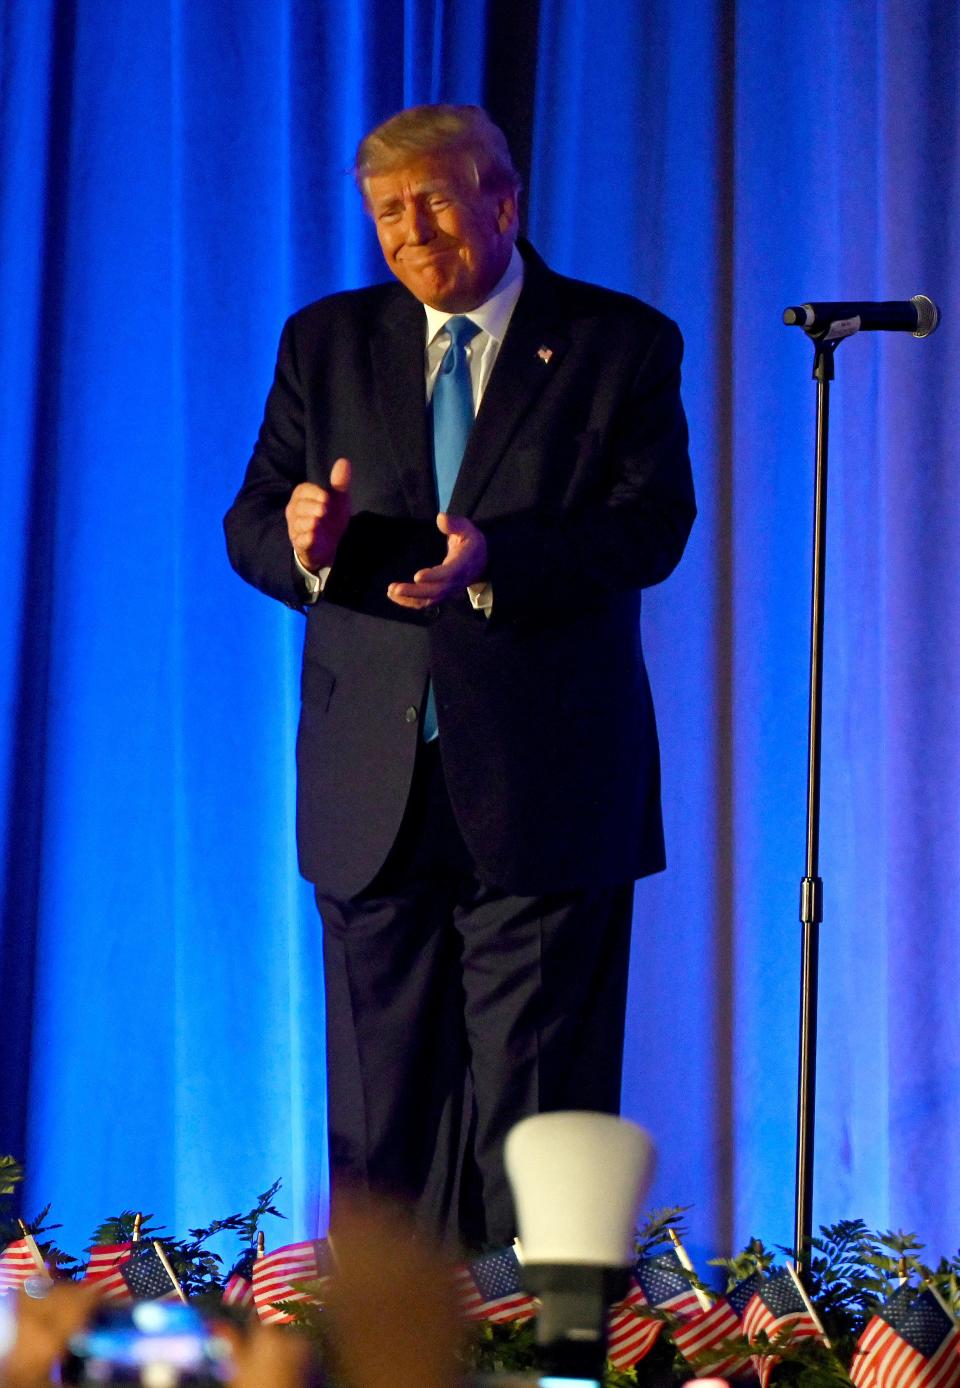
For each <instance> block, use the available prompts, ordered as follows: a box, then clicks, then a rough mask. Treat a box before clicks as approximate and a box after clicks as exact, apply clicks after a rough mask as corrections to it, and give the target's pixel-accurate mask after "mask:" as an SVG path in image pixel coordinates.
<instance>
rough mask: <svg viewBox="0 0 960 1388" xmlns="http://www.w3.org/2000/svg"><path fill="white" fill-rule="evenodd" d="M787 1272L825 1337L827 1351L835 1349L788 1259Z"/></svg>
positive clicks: (815, 1323)
mask: <svg viewBox="0 0 960 1388" xmlns="http://www.w3.org/2000/svg"><path fill="white" fill-rule="evenodd" d="M787 1272H789V1274H790V1276H791V1277H792V1278H793V1285H794V1286H795V1287H796V1289H797V1291H798V1292H799V1293H800V1298H801V1300H802V1301H803V1304H804V1306H805V1307H806V1308H807V1313H808V1314H809V1316H810V1319H811V1320H812V1321H813V1323H814V1325H815V1326H816V1327H817V1329H818V1330H819V1332H820V1334H821V1335H822V1336H823V1343H824V1344H825V1345H826V1347H827V1349H833V1345H831V1343H830V1339H829V1336H828V1335H827V1332H826V1331H825V1330H824V1328H823V1323H822V1322H821V1320H820V1317H819V1316H818V1315H817V1313H816V1311H815V1310H814V1309H813V1302H812V1301H811V1300H810V1298H809V1297H808V1296H807V1292H806V1288H805V1287H804V1285H803V1283H802V1282H801V1281H800V1278H799V1276H798V1274H797V1269H796V1268H795V1267H794V1266H793V1263H791V1261H790V1259H789V1258H788V1259H787Z"/></svg>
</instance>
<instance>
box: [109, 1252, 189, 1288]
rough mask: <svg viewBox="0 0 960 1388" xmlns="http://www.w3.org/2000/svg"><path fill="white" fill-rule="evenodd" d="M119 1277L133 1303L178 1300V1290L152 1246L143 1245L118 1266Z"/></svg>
mask: <svg viewBox="0 0 960 1388" xmlns="http://www.w3.org/2000/svg"><path fill="white" fill-rule="evenodd" d="M120 1276H121V1277H122V1278H123V1280H124V1282H126V1284H127V1288H128V1290H129V1292H130V1296H131V1298H132V1299H133V1300H134V1301H171V1300H179V1298H180V1290H179V1288H178V1286H177V1284H176V1282H174V1280H173V1278H172V1277H171V1276H170V1273H169V1272H168V1271H167V1269H166V1268H165V1267H164V1264H163V1259H162V1258H161V1257H160V1254H159V1253H158V1252H157V1250H156V1249H155V1248H154V1247H153V1244H149V1243H148V1244H143V1245H141V1246H140V1247H138V1248H137V1250H136V1251H135V1252H134V1253H131V1255H130V1257H129V1258H127V1259H126V1260H125V1261H124V1262H122V1263H121V1264H120Z"/></svg>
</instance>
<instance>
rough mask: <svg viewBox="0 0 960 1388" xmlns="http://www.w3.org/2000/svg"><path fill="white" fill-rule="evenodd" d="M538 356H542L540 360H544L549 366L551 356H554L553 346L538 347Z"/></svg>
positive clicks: (545, 364)
mask: <svg viewBox="0 0 960 1388" xmlns="http://www.w3.org/2000/svg"><path fill="white" fill-rule="evenodd" d="M537 356H538V357H539V358H540V360H541V361H542V362H543V364H544V366H548V365H549V363H550V358H551V357H552V356H553V348H552V347H538V348H537Z"/></svg>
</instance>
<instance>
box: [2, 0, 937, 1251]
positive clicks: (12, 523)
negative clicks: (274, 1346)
mask: <svg viewBox="0 0 960 1388" xmlns="http://www.w3.org/2000/svg"><path fill="white" fill-rule="evenodd" d="M537 14H538V25H539V28H538V39H537V43H536V45H535V48H534V51H533V53H532V56H531V60H530V71H529V74H528V78H529V80H528V82H527V83H526V85H522V84H521V85H518V87H517V90H516V91H513V92H512V93H511V94H510V97H511V101H512V103H513V104H512V106H511V108H510V110H509V111H507V112H506V113H501V112H499V111H497V110H495V111H494V114H495V115H498V116H500V117H501V119H503V121H504V123H505V124H506V125H507V128H508V133H509V134H510V135H511V138H515V142H520V143H522V142H523V139H525V138H527V137H529V149H530V168H529V170H527V171H525V173H526V174H527V175H528V176H527V177H526V178H525V181H526V183H527V186H528V190H529V198H528V206H527V217H528V223H529V228H530V235H531V239H532V240H533V241H534V243H535V244H536V245H537V247H538V249H539V250H540V251H541V252H542V253H543V254H544V256H545V257H546V258H547V260H548V261H549V262H550V263H552V264H553V265H554V267H555V268H557V269H558V270H561V271H563V272H564V273H569V274H575V275H578V276H581V277H583V278H588V279H595V280H598V281H600V282H603V283H606V284H609V285H611V286H613V287H615V288H619V289H623V290H626V291H628V292H631V293H635V294H638V295H640V296H641V297H643V298H646V299H649V300H650V301H652V302H653V303H655V304H657V305H658V306H660V307H662V308H663V309H664V310H665V311H666V312H668V313H670V314H671V315H672V316H673V317H675V318H676V319H677V321H678V322H679V323H680V325H681V327H682V328H683V331H684V335H685V338H686V343H687V356H686V362H685V382H686V385H685V398H686V402H687V407H688V412H689V415H690V421H691V432H692V450H693V457H694V465H695V472H696V477H697V484H698V495H699V502H700V518H699V520H698V523H697V526H696V528H695V530H694V535H693V538H692V540H691V544H690V548H689V551H688V554H687V556H686V557H685V559H684V562H683V564H682V565H681V567H680V569H679V570H678V572H677V574H676V575H675V576H674V577H673V578H672V579H671V580H670V581H669V582H668V584H667V585H665V586H664V588H663V589H662V590H658V591H654V592H652V593H650V594H649V595H648V597H647V600H646V604H645V618H644V621H645V640H646V644H647V649H648V653H649V663H650V666H651V674H652V679H653V683H654V688H655V692H656V694H657V696H658V709H659V715H660V724H661V734H662V742H663V760H664V776H665V811H666V819H667V832H668V855H669V858H670V868H669V871H668V873H667V874H666V875H665V876H664V877H662V878H660V879H656V880H651V881H648V882H644V883H642V884H641V886H640V888H639V890H638V895H637V914H636V936H635V949H634V957H633V962H632V966H631V967H632V978H631V1005H630V1017H631V1021H630V1032H629V1036H628V1046H627V1063H626V1076H625V1090H624V1107H625V1112H626V1113H627V1114H629V1115H630V1116H632V1117H635V1118H637V1119H639V1120H640V1121H642V1122H643V1123H645V1124H646V1126H648V1127H649V1128H650V1129H651V1131H652V1132H653V1134H654V1135H655V1137H656V1139H657V1142H658V1145H659V1149H660V1174H659V1176H658V1181H657V1185H656V1187H655V1189H654V1191H653V1194H652V1196H651V1202H652V1203H655V1204H666V1203H675V1202H676V1203H693V1205H694V1209H693V1211H692V1213H691V1215H690V1225H691V1238H690V1241H689V1243H690V1248H691V1252H693V1253H694V1255H695V1256H696V1257H697V1258H698V1259H702V1258H703V1256H704V1255H705V1254H706V1253H708V1252H709V1253H715V1252H727V1251H729V1250H730V1248H731V1247H732V1246H733V1245H734V1244H737V1243H740V1242H742V1241H744V1240H745V1239H746V1238H747V1237H749V1235H750V1234H752V1233H757V1234H760V1235H762V1236H763V1238H764V1239H765V1240H767V1241H768V1242H772V1243H776V1242H780V1243H787V1242H789V1241H790V1240H791V1237H792V1202H793V1144H794V1126H795V1112H794V1104H795V1083H796V1011H797V988H798V983H797V976H798V965H799V927H798V925H797V915H798V905H797V899H798V890H799V881H800V877H801V875H802V872H803V821H804V803H803V795H804V774H805V737H806V660H807V651H806V647H807V630H808V604H809V597H808V583H809V546H810V512H811V505H812V497H811V491H812V451H813V406H814V395H813V385H812V383H811V381H810V379H809V373H810V365H811V357H812V353H811V350H810V347H809V345H808V343H807V342H806V341H805V339H804V338H803V337H802V335H800V334H797V333H796V332H793V331H788V330H787V329H785V328H784V327H783V326H782V325H781V323H780V313H781V310H782V309H783V307H784V306H785V305H786V304H788V303H796V302H803V301H804V300H807V299H811V298H816V299H828V298H833V297H837V298H877V299H879V298H909V297H910V296H911V295H912V294H914V293H916V292H918V291H922V292H926V293H928V294H930V295H931V296H932V297H933V298H934V299H936V300H938V301H940V302H941V303H942V304H943V306H944V308H945V321H944V325H943V327H942V329H941V330H940V331H939V332H938V333H937V335H936V336H935V337H934V338H932V339H931V340H930V341H929V342H922V343H917V342H913V341H911V340H910V339H909V337H906V336H902V335H897V336H893V335H890V336H887V335H881V334H878V335H874V336H866V335H865V336H864V337H863V338H855V339H854V340H852V341H851V342H849V343H845V344H843V345H842V346H841V348H840V349H839V351H838V355H837V383H836V386H835V387H834V394H833V411H834V413H833V420H832V438H831V480H830V538H829V586H828V598H827V638H828V647H827V665H826V714H825V729H824V731H825V749H824V755H825V761H824V772H825V778H824V802H823V805H824V819H823V853H822V870H823V876H824V879H825V882H826V912H825V915H826V919H825V924H824V930H823V943H822V989H821V1040H820V1074H819V1102H818V1124H819V1126H818V1139H817V1141H818V1146H817V1168H816V1177H817V1181H816V1195H815V1217H816V1219H817V1220H818V1222H819V1221H827V1220H831V1219H836V1218H840V1217H843V1216H850V1217H853V1216H858V1215H862V1216H863V1217H864V1218H865V1219H866V1220H867V1221H868V1222H871V1223H873V1224H875V1225H882V1226H900V1227H903V1228H915V1229H916V1230H917V1231H918V1232H919V1233H920V1234H921V1235H922V1236H923V1237H925V1238H926V1239H928V1240H929V1241H930V1243H931V1244H932V1245H933V1248H934V1251H943V1252H946V1251H948V1249H949V1248H952V1247H955V1246H956V1244H957V1242H960V1175H958V1174H957V1173H958V1172H960V1122H958V1119H957V1114H958V1112H960V1061H958V1060H957V1056H958V1055H960V1009H958V1008H957V1006H956V996H957V990H958V985H960V933H958V932H957V930H956V929H955V925H954V918H955V914H956V900H957V889H958V885H960V882H958V879H960V852H958V844H960V726H958V723H960V719H958V715H957V713H956V707H957V698H956V690H957V689H958V688H960V641H958V640H957V632H958V630H960V577H958V573H960V570H958V566H957V563H956V546H957V526H958V520H960V483H958V480H957V479H958V476H960V470H958V468H957V466H956V451H957V450H956V443H955V437H954V435H955V428H956V426H955V421H956V419H957V418H958V417H960V409H958V406H960V400H958V393H960V392H958V386H957V373H956V370H955V366H954V352H953V344H954V341H955V336H954V332H955V330H954V328H953V324H952V319H953V305H954V303H955V301H956V296H955V295H954V294H953V289H954V287H955V281H956V276H957V270H956V268H955V267H956V266H957V265H958V264H960V257H958V255H957V253H956V249H957V248H956V246H955V245H954V242H955V240H956V236H957V232H956V228H957V227H958V226H960V215H958V213H960V207H958V201H960V170H958V160H957V150H958V111H957V105H956V95H955V94H956V92H957V90H960V72H958V67H960V14H958V12H957V10H956V7H955V5H954V4H953V3H952V0H951V3H948V2H947V0H910V3H909V4H908V3H907V0H890V3H880V0H852V3H850V4H848V5H845V6H836V5H832V4H828V3H827V0H814V3H812V4H810V5H807V6H804V7H787V8H786V9H785V8H784V7H782V6H780V7H778V6H773V7H770V6H761V5H749V4H745V5H738V6H735V7H731V6H729V5H725V4H723V3H721V0H710V3H707V4H703V3H693V0H681V3H674V0H651V3H649V4H645V5H637V4H635V3H633V2H632V0H611V3H609V4H608V5H607V6H605V7H604V8H603V11H602V14H601V13H600V11H598V9H597V7H596V6H595V5H593V6H590V5H587V4H586V3H585V0H539V6H538V10H537ZM509 20H510V7H509V6H506V5H504V4H502V3H499V0H397V2H396V3H388V2H387V0H349V3H346V4H343V5H339V6H338V5H333V4H329V3H320V4H315V3H308V2H307V0H257V2H256V3H254V0H240V3H236V4H233V5H230V6H223V5H215V4H213V3H212V0H195V2H194V3H192V4H190V5H186V4H183V3H180V0H170V3H168V4H167V5H166V6H161V7H152V8H150V9H146V8H143V7H139V6H99V5H94V4H80V3H70V4H57V3H54V0H35V3H31V4H30V5H8V6H7V7H6V14H5V18H4V25H5V28H4V46H3V48H2V50H0V189H2V190H3V193H2V201H0V305H2V318H0V419H2V421H3V425H2V431H3V465H2V466H0V503H2V514H3V515H4V517H5V518H6V528H5V543H4V545H3V547H2V549H0V601H2V605H3V611H4V612H5V613H6V625H5V628H4V636H3V641H2V643H0V708H2V711H3V718H2V723H0V831H2V835H3V846H4V859H3V862H4V899H3V914H2V925H0V929H2V934H0V982H2V988H3V1007H4V1012H5V1019H6V1024H7V1029H6V1033H5V1044H4V1046H3V1047H0V1151H4V1150H7V1149H9V1150H12V1151H15V1152H16V1154H17V1155H20V1156H22V1157H23V1158H24V1159H25V1160H26V1162H27V1165H28V1171H29V1191H28V1199H27V1212H28V1213H33V1212H34V1210H35V1208H36V1207H38V1206H39V1205H40V1204H42V1203H45V1202H46V1201H47V1200H51V1201H52V1202H53V1207H54V1215H55V1217H57V1218H58V1219H60V1220H62V1221H63V1223H64V1226H65V1228H64V1231H63V1242H64V1244H65V1246H67V1247H70V1248H79V1247H80V1246H82V1244H83V1242H84V1241H85V1239H86V1238H87V1236H88V1235H89V1233H90V1232H91V1231H92V1229H93V1227H94V1226H95V1224H96V1223H97V1222H98V1221H99V1220H101V1219H103V1218H104V1217H106V1216H107V1215H108V1214H111V1213H115V1212H117V1211H118V1210H120V1209H121V1208H129V1207H131V1206H133V1205H136V1206H139V1207H141V1208H143V1209H144V1210H153V1211H154V1212H155V1214H156V1216H157V1218H158V1219H160V1220H162V1221H163V1222H165V1223H166V1224H167V1225H169V1226H170V1227H171V1228H172V1229H175V1230H177V1231H182V1230H183V1229H185V1228H186V1227H188V1226H191V1225H197V1224H200V1223H204V1222H206V1220H207V1219H208V1218H212V1217H215V1216H217V1215H221V1214H226V1213H230V1212H232V1211H233V1210H235V1209H239V1208H246V1207H247V1205H248V1204H249V1203H251V1202H252V1200H253V1198H254V1196H255V1195H256V1194H257V1193H258V1192H260V1191H262V1190H264V1189H265V1188H266V1187H267V1186H268V1185H269V1184H270V1183H271V1182H272V1181H273V1180H274V1178H275V1177H277V1176H281V1177H282V1178H283V1181H284V1189H283V1193H282V1195H281V1206H282V1208H283V1209H284V1211H285V1213H286V1214H287V1215H288V1216H289V1223H288V1224H287V1225H285V1226H283V1232H282V1233H280V1232H279V1230H278V1232H277V1233H276V1236H275V1237H276V1241H280V1240H281V1239H282V1240H283V1241H287V1240H288V1239H293V1238H300V1237H308V1236H310V1235H311V1234H312V1233H314V1232H315V1231H316V1230H317V1229H318V1228H322V1227H323V1224H324V1220H325V1210H326V1200H327V1190H326V1169H325V1155H324V1141H325V1137H324V1132H325V1130H324V1105H325V1094H324V1084H323V1049H324V1039H323V1037H324V1018H323V994H322V969H321V958H320V944H319V938H318V935H319V931H318V925H317V921H316V916H315V910H314V907H313V902H312V897H311V894H310V891H309V888H307V887H306V886H305V885H304V884H302V883H301V882H300V881H299V880H298V878H297V876H296V868H295V857H294V849H293V728H294V723H295V718H296V706H297V697H298V688H297V670H298V648H299V641H300V633H301V627H300V619H299V618H298V617H295V616H294V615H292V614H290V613H288V612H286V611H285V610H281V609H280V608H279V607H275V606H272V605H271V604H270V603H268V602H267V601H266V600H265V599H263V598H262V597H260V596H259V595H258V594H256V593H254V592H253V591H252V590H248V589H246V588H245V587H244V586H243V585H242V584H240V583H239V582H238V581H237V580H236V578H235V577H234V576H233V575H232V573H231V572H230V571H229V569H228V567H227V564H226V560H225V557H224V555H223V553H222V540H221V532H220V517H221V515H222V513H223V511H224V510H225V508H226V506H227V505H228V503H229V501H230V499H231V497H232V495H233V492H234V491H235V489H236V486H237V485H238V483H239V480H240V476H241V473H242V469H243V466H244V463H245V461H246V458H247V456H248V454H249V450H250V447H251V443H252V440H253V438H254V436H255V432H256V429H257V426H258V423H259V417H260V411H261V407H262V403H263V399H264V396H265V393H266V390H267V387H268V384H269V380H270V376H271V372H272V368H273V357H274V352H275V347H276V341H277V337H278V333H279V329H280V326H281V324H282V322H283V320H284V318H285V316H286V315H287V314H288V313H289V312H290V311H291V310H292V309H294V308H295V307H297V306H299V305H300V304H302V303H304V302H306V301H307V300H309V299H312V298H315V297H317V296H319V295H321V294H324V293H327V292H330V291H332V290H335V289H341V288H345V287H350V286H354V285H358V284H362V283H366V282H369V281H370V280H372V279H375V278H377V279H379V278H383V277H384V275H385V271H384V268H383V266H382V264H381V262H380V260H379V254H378V251H377V248H376V244H375V240H374V238H373V236H372V234H371V231H370V229H369V227H368V225H367V223H366V221H365V218H364V214H363V211H362V208H361V206H360V202H359V199H358V197H357V193H356V190H355V189H354V187H353V183H352V179H351V177H350V167H351V163H352V158H353V151H354V147H355V145H356V141H357V138H358V137H359V135H360V134H362V133H363V131H364V129H365V128H367V127H368V126H369V125H371V124H372V123H373V122H375V121H376V120H379V119H381V118H382V117H384V116H385V115H387V114H389V113H390V112H391V111H393V110H396V109H397V108H399V107H400V106H402V105H404V104H407V103H409V102H414V101H427V100H436V99H451V100H466V101H484V100H488V99H489V93H490V92H491V91H492V90H494V87H495V81H494V79H495V77H496V75H497V72H498V70H499V69H500V68H502V66H503V64H504V62H505V61H506V60H507V59H509V58H515V57H516V54H515V53H514V52H513V51H508V50H507V49H506V48H504V47H503V44H504V43H505V42H506V40H505V38H504V35H506V34H508V33H509ZM498 44H499V45H500V46H499V47H498ZM498 90H499V89H498ZM511 121H513V122H515V124H516V129H514V127H513V126H512V125H511Z"/></svg>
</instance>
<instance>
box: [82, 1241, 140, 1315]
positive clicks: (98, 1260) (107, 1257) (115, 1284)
mask: <svg viewBox="0 0 960 1388" xmlns="http://www.w3.org/2000/svg"><path fill="white" fill-rule="evenodd" d="M133 1248H134V1245H133V1244H132V1243H98V1244H95V1245H94V1247H93V1248H91V1250H90V1257H89V1259H88V1261H87V1266H86V1270H85V1272H84V1274H83V1280H84V1282H96V1284H97V1286H98V1287H99V1289H100V1292H101V1295H102V1296H103V1299H104V1301H112V1302H113V1303H114V1304H115V1305H120V1306H129V1305H130V1304H131V1303H132V1302H133V1297H132V1296H131V1294H130V1288H129V1287H128V1286H127V1284H126V1282H125V1281H124V1280H123V1276H122V1274H121V1272H120V1268H121V1267H122V1266H123V1264H124V1263H125V1262H127V1260H128V1259H129V1257H130V1254H131V1253H132V1252H133Z"/></svg>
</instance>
